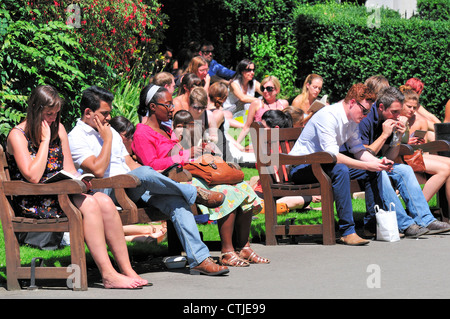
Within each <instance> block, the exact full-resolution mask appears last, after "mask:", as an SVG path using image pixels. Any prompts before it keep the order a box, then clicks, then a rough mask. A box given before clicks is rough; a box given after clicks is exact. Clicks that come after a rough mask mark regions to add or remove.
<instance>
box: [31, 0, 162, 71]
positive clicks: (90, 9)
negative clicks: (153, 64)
mask: <svg viewBox="0 0 450 319" xmlns="http://www.w3.org/2000/svg"><path fill="white" fill-rule="evenodd" d="M27 8H28V9H29V12H30V16H31V18H32V19H36V20H37V21H39V22H41V23H48V22H49V21H52V20H53V21H62V22H65V23H67V24H70V25H72V26H75V28H73V30H72V32H73V33H74V34H75V35H76V38H77V40H78V41H79V42H80V44H81V46H82V47H83V48H84V49H85V50H86V52H88V53H89V54H90V55H92V56H95V57H96V58H97V59H98V62H101V63H104V64H106V65H108V66H111V67H112V68H114V69H116V70H117V71H118V72H127V73H128V72H129V71H130V70H131V69H132V68H133V66H135V65H136V64H137V65H139V66H140V69H141V70H140V71H141V72H143V73H144V72H145V70H144V68H145V63H147V62H148V61H151V60H153V59H154V57H155V54H156V53H157V51H158V44H159V43H160V42H161V39H162V32H161V31H162V30H163V28H165V25H164V21H165V19H166V17H165V15H162V14H161V5H160V4H159V3H158V1H156V0H145V1H143V0H137V1H136V0H120V1H117V0H86V1H83V2H77V3H76V4H73V1H70V0H59V1H47V0H34V1H33V2H29V7H27Z"/></svg>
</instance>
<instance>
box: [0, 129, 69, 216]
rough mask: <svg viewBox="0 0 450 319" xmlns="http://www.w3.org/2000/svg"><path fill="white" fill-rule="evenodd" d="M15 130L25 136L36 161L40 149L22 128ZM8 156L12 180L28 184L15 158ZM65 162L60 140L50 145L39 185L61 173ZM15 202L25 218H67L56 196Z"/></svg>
mask: <svg viewBox="0 0 450 319" xmlns="http://www.w3.org/2000/svg"><path fill="white" fill-rule="evenodd" d="M14 129H18V130H19V131H21V132H22V133H23V134H24V136H25V138H26V139H27V141H28V151H29V153H30V155H31V157H32V158H33V159H34V158H35V157H36V154H37V152H38V149H36V147H34V146H33V145H32V143H31V140H30V139H29V138H28V136H26V135H25V132H24V131H23V130H22V129H21V128H20V127H17V126H16V127H14ZM6 155H7V160H8V165H9V168H10V176H11V180H21V181H25V182H27V180H26V179H25V178H24V177H23V175H22V173H21V172H20V170H19V168H18V166H17V163H16V161H15V159H14V156H13V155H10V154H8V153H7V152H6ZM63 162H64V155H63V153H62V148H61V141H60V140H59V138H58V139H57V140H55V141H54V142H52V143H50V146H49V150H48V161H47V166H46V168H45V171H44V174H43V175H42V178H41V180H40V181H39V183H42V182H44V181H45V180H47V179H48V178H50V177H51V176H53V175H54V174H55V173H57V172H58V171H60V170H61V169H62V168H63ZM13 202H14V203H15V204H16V208H17V209H18V211H21V214H22V216H23V217H28V218H38V219H39V218H42V219H45V218H59V217H64V216H65V214H64V212H63V211H62V209H61V207H60V206H59V203H58V197H57V196H56V195H49V196H39V195H33V196H15V198H14V201H13Z"/></svg>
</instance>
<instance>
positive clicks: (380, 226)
mask: <svg viewBox="0 0 450 319" xmlns="http://www.w3.org/2000/svg"><path fill="white" fill-rule="evenodd" d="M392 206H393V207H394V209H392ZM375 216H376V219H377V240H382V241H389V242H394V241H399V240H400V236H399V233H398V224H397V214H396V212H395V204H394V203H391V204H390V205H389V211H385V210H383V209H380V208H379V207H378V205H375Z"/></svg>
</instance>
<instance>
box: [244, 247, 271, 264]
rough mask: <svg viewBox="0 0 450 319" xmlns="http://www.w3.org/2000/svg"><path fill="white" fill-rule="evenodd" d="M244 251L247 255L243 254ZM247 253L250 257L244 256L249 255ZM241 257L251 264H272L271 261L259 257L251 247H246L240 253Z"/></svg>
mask: <svg viewBox="0 0 450 319" xmlns="http://www.w3.org/2000/svg"><path fill="white" fill-rule="evenodd" d="M244 251H246V253H244V254H243V252H244ZM247 252H248V253H249V254H248V256H244V255H247ZM239 257H240V258H242V259H243V260H246V261H247V262H249V263H250V264H268V263H270V260H269V259H267V258H264V257H261V256H258V255H257V254H256V253H255V252H254V251H253V249H251V248H250V247H249V246H245V247H244V248H242V249H241V251H240V252H239Z"/></svg>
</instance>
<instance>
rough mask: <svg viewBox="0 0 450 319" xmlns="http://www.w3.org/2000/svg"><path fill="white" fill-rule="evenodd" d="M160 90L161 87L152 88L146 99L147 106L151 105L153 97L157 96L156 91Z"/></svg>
mask: <svg viewBox="0 0 450 319" xmlns="http://www.w3.org/2000/svg"><path fill="white" fill-rule="evenodd" d="M159 88H160V86H158V85H153V86H152V88H151V89H150V90H148V92H147V97H146V98H145V105H148V103H150V101H151V100H152V98H153V96H154V95H155V93H156V91H158V89H159Z"/></svg>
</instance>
